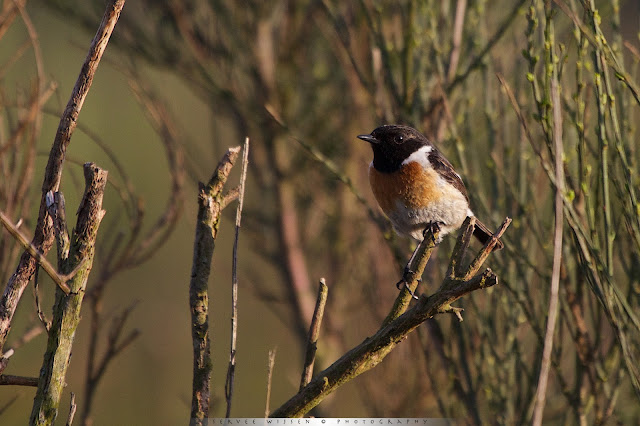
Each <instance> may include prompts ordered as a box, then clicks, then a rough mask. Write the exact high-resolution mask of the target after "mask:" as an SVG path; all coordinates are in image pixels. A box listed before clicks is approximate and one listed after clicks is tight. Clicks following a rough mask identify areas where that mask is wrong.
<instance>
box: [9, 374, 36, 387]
mask: <svg viewBox="0 0 640 426" xmlns="http://www.w3.org/2000/svg"><path fill="white" fill-rule="evenodd" d="M7 385H9V386H32V387H36V386H38V378H37V377H23V376H12V375H10V374H2V375H0V386H7Z"/></svg>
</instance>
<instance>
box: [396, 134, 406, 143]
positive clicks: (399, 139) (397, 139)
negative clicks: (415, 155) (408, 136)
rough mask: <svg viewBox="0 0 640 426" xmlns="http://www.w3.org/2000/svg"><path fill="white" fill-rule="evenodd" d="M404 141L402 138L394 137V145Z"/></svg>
mask: <svg viewBox="0 0 640 426" xmlns="http://www.w3.org/2000/svg"><path fill="white" fill-rule="evenodd" d="M403 141H404V138H403V137H402V136H397V137H396V143H398V144H400V143H402V142H403Z"/></svg>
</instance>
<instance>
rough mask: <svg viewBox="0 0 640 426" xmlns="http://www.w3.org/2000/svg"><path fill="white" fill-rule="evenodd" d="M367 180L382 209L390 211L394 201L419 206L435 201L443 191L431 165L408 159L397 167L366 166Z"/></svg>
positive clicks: (394, 206) (413, 207) (410, 206)
mask: <svg viewBox="0 0 640 426" xmlns="http://www.w3.org/2000/svg"><path fill="white" fill-rule="evenodd" d="M369 183H370V184H371V189H372V190H373V195H374V196H375V197H376V200H377V201H378V204H380V207H381V208H382V210H383V211H384V212H385V213H386V214H387V215H389V214H390V213H391V212H393V211H394V210H395V209H396V207H397V206H396V201H397V200H398V201H400V202H401V203H402V204H404V205H405V206H406V207H408V208H411V209H419V208H422V207H425V206H428V205H429V204H431V203H433V202H436V201H438V200H439V199H440V198H441V197H442V195H443V191H442V188H439V185H438V183H439V178H438V174H437V173H436V172H435V171H434V170H433V169H427V170H425V169H423V167H422V165H420V164H418V163H415V162H411V163H409V164H405V165H404V166H402V167H401V168H400V169H399V170H398V171H395V172H392V173H382V172H379V171H377V170H376V169H375V168H374V167H373V166H371V167H370V168H369Z"/></svg>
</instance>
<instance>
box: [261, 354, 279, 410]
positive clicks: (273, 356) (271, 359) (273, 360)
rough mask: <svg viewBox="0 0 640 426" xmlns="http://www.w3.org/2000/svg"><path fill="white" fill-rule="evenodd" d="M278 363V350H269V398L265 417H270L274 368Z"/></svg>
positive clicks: (265, 408) (267, 398)
mask: <svg viewBox="0 0 640 426" xmlns="http://www.w3.org/2000/svg"><path fill="white" fill-rule="evenodd" d="M275 363H276V348H273V349H271V350H269V359H268V361H267V397H266V402H265V405H264V417H265V418H267V417H269V410H270V408H269V405H270V403H271V380H272V378H273V366H274V365H275Z"/></svg>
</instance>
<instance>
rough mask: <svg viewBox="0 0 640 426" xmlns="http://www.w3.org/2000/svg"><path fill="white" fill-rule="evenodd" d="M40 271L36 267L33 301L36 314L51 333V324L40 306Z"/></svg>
mask: <svg viewBox="0 0 640 426" xmlns="http://www.w3.org/2000/svg"><path fill="white" fill-rule="evenodd" d="M39 270H40V268H39V267H36V273H35V274H34V277H33V299H34V300H35V303H36V313H37V314H38V319H39V320H40V322H41V323H42V325H43V326H44V328H45V330H47V331H49V328H50V327H51V323H50V322H49V321H48V320H47V317H46V316H45V314H44V312H42V306H41V305H40V291H39V289H38V287H39V285H38V281H39V280H38V275H39V274H38V271H39Z"/></svg>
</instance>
